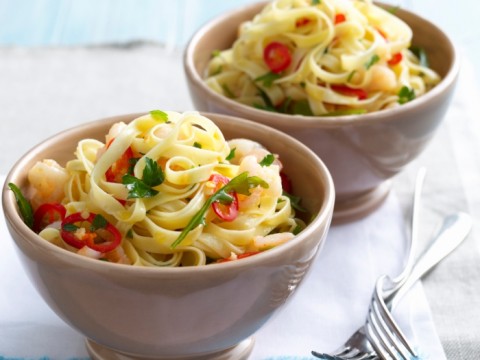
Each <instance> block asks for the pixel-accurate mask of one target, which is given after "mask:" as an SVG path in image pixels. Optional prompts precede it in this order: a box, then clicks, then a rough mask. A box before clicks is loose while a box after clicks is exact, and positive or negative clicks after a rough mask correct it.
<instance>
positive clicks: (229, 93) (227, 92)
mask: <svg viewBox="0 0 480 360" xmlns="http://www.w3.org/2000/svg"><path fill="white" fill-rule="evenodd" d="M222 89H223V92H224V93H225V95H226V96H227V97H228V98H230V99H234V98H235V94H234V93H233V92H232V90H230V88H229V87H228V85H227V84H222Z"/></svg>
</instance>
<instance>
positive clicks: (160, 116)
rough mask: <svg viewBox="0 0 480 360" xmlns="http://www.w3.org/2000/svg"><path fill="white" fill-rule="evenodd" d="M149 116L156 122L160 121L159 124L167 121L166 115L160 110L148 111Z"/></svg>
mask: <svg viewBox="0 0 480 360" xmlns="http://www.w3.org/2000/svg"><path fill="white" fill-rule="evenodd" d="M150 115H151V116H152V118H153V119H154V120H156V121H161V122H167V121H168V114H167V113H165V112H163V111H162V110H152V111H150Z"/></svg>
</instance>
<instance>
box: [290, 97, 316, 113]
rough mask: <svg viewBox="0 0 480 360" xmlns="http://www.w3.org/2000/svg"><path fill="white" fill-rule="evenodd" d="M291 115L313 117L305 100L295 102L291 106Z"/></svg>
mask: <svg viewBox="0 0 480 360" xmlns="http://www.w3.org/2000/svg"><path fill="white" fill-rule="evenodd" d="M291 113H292V114H294V115H295V114H296V115H304V116H313V111H312V109H311V108H310V104H309V103H308V100H307V99H304V100H298V101H295V102H294V103H293V105H292V109H291Z"/></svg>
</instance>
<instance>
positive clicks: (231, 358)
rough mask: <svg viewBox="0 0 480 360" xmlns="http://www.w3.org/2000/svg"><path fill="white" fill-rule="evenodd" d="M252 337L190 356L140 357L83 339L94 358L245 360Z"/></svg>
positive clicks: (95, 359)
mask: <svg viewBox="0 0 480 360" xmlns="http://www.w3.org/2000/svg"><path fill="white" fill-rule="evenodd" d="M254 342H255V341H254V339H253V338H252V337H250V338H247V339H245V340H243V341H242V342H240V343H238V344H237V345H235V346H233V347H231V348H229V349H226V350H222V351H218V352H215V353H209V354H201V355H191V356H187V357H185V356H180V357H178V356H159V357H142V356H136V355H131V354H125V353H121V352H118V351H115V350H113V349H111V348H108V347H106V346H103V345H100V344H98V343H96V342H94V341H93V340H90V339H87V340H85V346H86V348H87V351H88V354H89V355H90V356H91V358H92V359H94V360H247V359H248V357H249V356H250V353H251V352H252V350H253V345H254Z"/></svg>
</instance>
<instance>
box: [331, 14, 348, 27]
mask: <svg viewBox="0 0 480 360" xmlns="http://www.w3.org/2000/svg"><path fill="white" fill-rule="evenodd" d="M345 20H347V18H346V17H345V15H344V14H337V15H335V20H334V23H335V25H337V24H340V23H342V22H344V21H345Z"/></svg>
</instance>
